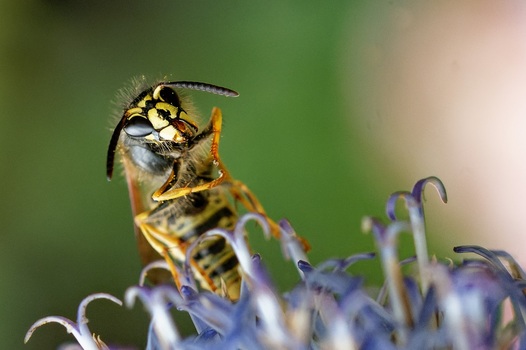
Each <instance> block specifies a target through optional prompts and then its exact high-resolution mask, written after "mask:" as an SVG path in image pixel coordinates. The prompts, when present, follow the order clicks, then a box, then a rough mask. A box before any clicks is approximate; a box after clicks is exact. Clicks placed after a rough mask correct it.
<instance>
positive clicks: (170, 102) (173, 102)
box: [106, 81, 238, 180]
mask: <svg viewBox="0 0 526 350" xmlns="http://www.w3.org/2000/svg"><path fill="white" fill-rule="evenodd" d="M175 88H179V89H190V90H198V91H205V92H208V93H212V94H217V95H223V96H232V97H234V96H238V93H237V92H235V91H233V90H230V89H227V88H224V87H220V86H216V85H212V84H207V83H199V82H193V81H174V82H161V83H159V84H157V85H154V86H153V87H150V88H148V89H146V90H144V91H143V92H141V93H140V94H139V95H138V96H137V97H135V98H134V99H133V101H132V102H131V103H130V104H129V105H128V106H127V108H126V109H125V111H124V113H123V116H122V118H121V120H120V122H119V124H118V125H117V126H116V128H115V130H114V131H113V135H112V137H111V140H110V145H109V147H108V155H107V158H106V174H107V177H108V180H109V179H111V177H112V174H113V163H114V160H115V150H116V149H117V144H118V143H119V139H121V141H123V140H126V142H129V143H132V144H141V145H143V146H147V145H148V144H149V145H150V146H152V150H170V149H172V150H177V149H179V150H180V149H184V148H185V147H190V146H189V144H191V141H193V140H194V138H196V136H198V131H199V130H198V127H197V124H196V122H195V120H193V119H192V117H191V116H189V115H188V114H187V113H186V111H185V110H184V108H183V106H182V105H181V100H180V99H179V95H177V92H176V91H175ZM123 131H124V132H123ZM121 133H122V137H123V138H124V139H123V138H121ZM153 152H157V151H153Z"/></svg>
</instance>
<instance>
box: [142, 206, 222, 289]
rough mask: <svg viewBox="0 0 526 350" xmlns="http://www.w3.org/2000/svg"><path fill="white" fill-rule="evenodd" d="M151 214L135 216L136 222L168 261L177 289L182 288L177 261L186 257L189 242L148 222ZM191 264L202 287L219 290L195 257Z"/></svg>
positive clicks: (148, 239) (152, 244) (151, 243)
mask: <svg viewBox="0 0 526 350" xmlns="http://www.w3.org/2000/svg"><path fill="white" fill-rule="evenodd" d="M149 214H150V212H149V211H148V212H144V213H142V214H139V215H137V216H136V217H135V224H136V225H137V227H139V230H140V231H141V233H142V234H143V236H144V237H145V238H146V240H147V241H148V243H150V245H151V246H152V247H153V249H155V250H156V251H157V252H158V253H159V255H161V257H163V258H164V260H165V261H166V262H167V264H168V266H169V267H170V272H171V273H172V277H173V280H174V283H175V285H176V286H177V289H178V290H181V286H182V285H181V278H180V276H179V272H178V271H177V267H176V265H175V261H176V260H177V261H181V262H182V261H184V260H185V259H186V249H187V247H188V243H185V242H182V241H181V240H180V239H178V238H177V237H176V236H177V235H174V234H168V233H166V232H163V231H162V230H159V229H157V228H156V227H154V226H153V225H150V224H148V223H147V222H146V220H147V219H148V216H149ZM190 266H191V267H192V269H193V270H194V271H195V272H197V274H196V276H197V277H198V280H199V282H200V283H201V286H202V287H204V288H206V289H208V290H211V291H213V292H215V291H216V290H217V288H218V287H217V286H216V285H215V283H214V282H213V281H212V279H211V278H210V277H208V275H207V274H206V271H204V270H203V269H202V268H201V267H200V266H199V265H198V264H197V263H196V262H195V261H194V260H193V259H192V260H191V261H190Z"/></svg>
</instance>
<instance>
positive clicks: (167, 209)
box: [147, 186, 241, 300]
mask: <svg viewBox="0 0 526 350" xmlns="http://www.w3.org/2000/svg"><path fill="white" fill-rule="evenodd" d="M237 218H238V217H237V214H236V212H235V210H234V208H233V207H232V205H231V203H230V202H229V201H228V198H227V195H226V193H225V192H224V189H223V188H222V187H221V186H219V187H218V188H214V189H211V190H208V191H202V192H196V193H191V194H189V195H187V196H185V197H182V198H177V199H172V200H168V201H164V202H161V203H159V205H158V206H157V207H156V208H154V209H153V210H152V211H151V212H150V215H149V216H148V219H147V222H148V224H149V225H152V226H153V227H156V229H158V230H159V231H162V232H164V233H166V234H168V235H170V236H171V237H173V238H174V240H173V242H177V243H176V244H174V245H173V246H170V247H167V250H168V252H169V253H170V255H171V256H172V258H173V259H175V260H177V261H180V262H183V261H184V260H185V256H186V250H187V248H188V247H189V246H190V245H191V244H192V243H193V242H194V241H195V240H196V239H197V238H198V237H199V236H201V235H202V234H203V233H205V232H206V231H208V230H210V229H213V228H223V229H227V230H232V229H233V227H234V225H235V223H236V221H237ZM192 257H193V262H191V265H192V268H193V270H194V274H195V276H196V277H197V280H198V281H199V282H200V283H201V286H202V287H204V288H206V289H209V290H211V291H214V292H215V291H219V290H220V289H221V288H226V291H227V292H228V295H229V297H230V298H231V299H233V300H235V299H237V298H238V297H239V288H240V283H241V278H240V275H239V272H238V265H239V263H238V260H237V258H236V256H235V254H234V251H233V250H232V248H231V247H230V245H228V244H227V243H226V241H225V239H224V238H222V237H220V236H213V237H210V238H209V239H207V240H205V241H203V242H202V243H201V244H199V245H198V246H197V247H196V248H195V249H194V251H193V254H192ZM223 286H224V287H223Z"/></svg>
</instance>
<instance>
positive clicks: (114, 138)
mask: <svg viewBox="0 0 526 350" xmlns="http://www.w3.org/2000/svg"><path fill="white" fill-rule="evenodd" d="M124 120H125V118H124V117H123V118H122V119H121V121H120V122H119V124H118V125H117V126H116V127H115V130H113V134H112V135H111V140H110V145H109V147H108V155H107V157H106V177H107V178H108V181H111V177H112V176H113V165H114V163H115V151H116V149H117V142H118V141H119V136H120V133H121V130H122V128H123V126H124Z"/></svg>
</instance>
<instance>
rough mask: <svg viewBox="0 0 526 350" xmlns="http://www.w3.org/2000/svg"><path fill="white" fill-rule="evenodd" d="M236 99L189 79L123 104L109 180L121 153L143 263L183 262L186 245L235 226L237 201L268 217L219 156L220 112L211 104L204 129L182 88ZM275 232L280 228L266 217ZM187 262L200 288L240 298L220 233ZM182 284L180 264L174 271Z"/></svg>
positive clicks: (233, 263) (147, 90)
mask: <svg viewBox="0 0 526 350" xmlns="http://www.w3.org/2000/svg"><path fill="white" fill-rule="evenodd" d="M185 89H186V90H198V91H205V92H208V93H212V94H217V95H222V96H229V97H236V96H238V93H237V92H235V91H233V90H231V89H227V88H224V87H220V86H216V85H212V84H207V83H200V82H191V81H173V82H160V83H157V84H155V85H153V86H143V88H142V89H141V90H142V91H141V90H139V91H140V92H137V93H135V95H134V96H133V97H132V98H131V102H129V103H128V104H127V105H125V106H124V108H123V113H122V117H121V119H120V121H119V123H118V124H117V126H116V127H115V129H114V131H113V134H112V137H111V140H110V144H109V148H108V153H107V167H106V171H107V177H108V180H111V178H112V174H113V168H114V160H115V155H116V153H118V155H119V156H120V158H121V160H122V163H123V167H124V173H125V178H126V182H127V185H128V192H129V196H130V202H131V207H132V212H133V215H134V224H135V232H136V237H137V241H138V248H139V255H140V256H141V260H142V263H143V264H144V265H145V264H148V263H150V262H152V261H154V260H159V259H160V258H164V259H165V260H166V261H167V262H168V264H169V265H170V266H175V264H180V263H182V262H184V260H185V256H186V253H187V249H188V247H189V246H190V245H191V244H192V242H194V241H195V240H196V239H197V238H198V237H199V236H200V235H202V234H203V233H205V232H206V231H208V230H210V229H212V228H217V227H219V228H224V229H229V230H230V229H232V228H233V227H234V225H235V223H236V221H237V219H238V212H237V210H236V208H235V206H234V205H233V204H235V203H234V202H236V201H239V202H240V203H241V204H242V205H243V206H244V207H245V208H246V209H247V210H248V211H252V212H257V213H261V214H263V215H266V214H265V211H264V210H263V207H262V206H261V204H260V203H259V201H258V200H257V198H256V197H255V196H254V195H253V194H252V193H251V192H250V190H249V189H248V188H247V187H246V186H245V185H244V184H243V183H242V182H240V181H239V180H235V179H233V178H232V177H231V176H230V173H229V172H228V170H227V169H226V167H225V166H224V164H223V162H222V161H221V158H220V157H219V153H218V149H219V138H220V135H221V126H222V114H221V110H220V109H219V108H217V107H214V108H213V109H212V113H211V117H210V120H209V121H208V123H207V124H206V125H205V126H204V127H203V128H200V127H199V125H198V123H197V118H196V114H195V112H194V110H193V107H192V103H191V101H190V100H189V99H188V98H187V97H184V96H183V95H181V92H180V90H185ZM269 223H271V227H272V231H273V234H274V235H275V236H279V228H278V226H277V224H276V223H274V222H273V221H272V220H270V219H269ZM190 253H191V256H192V260H193V261H191V262H190V265H191V267H192V270H193V274H194V276H195V277H196V279H197V280H198V281H199V283H200V285H201V286H202V287H203V288H205V289H208V290H211V291H213V292H216V293H220V294H223V295H226V296H228V297H229V298H230V299H232V300H236V299H238V297H239V290H240V284H241V276H240V272H239V271H238V265H239V263H238V260H237V258H236V255H235V254H234V251H233V250H232V248H231V247H230V246H229V245H228V244H227V243H226V241H225V239H224V238H222V237H219V236H218V237H213V238H212V239H209V240H205V241H204V242H203V243H202V244H200V245H199V246H198V247H197V248H196V249H195V251H194V252H190ZM172 274H173V278H174V280H175V281H176V283H178V282H177V280H178V279H177V278H176V272H175V268H173V269H172Z"/></svg>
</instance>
